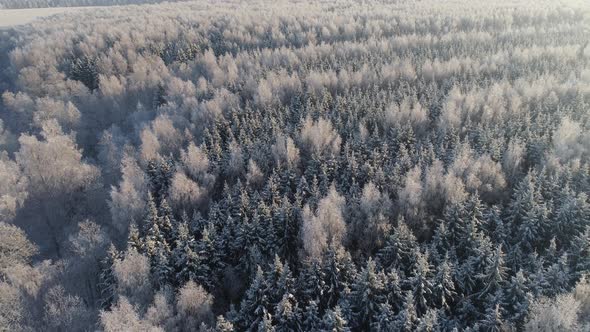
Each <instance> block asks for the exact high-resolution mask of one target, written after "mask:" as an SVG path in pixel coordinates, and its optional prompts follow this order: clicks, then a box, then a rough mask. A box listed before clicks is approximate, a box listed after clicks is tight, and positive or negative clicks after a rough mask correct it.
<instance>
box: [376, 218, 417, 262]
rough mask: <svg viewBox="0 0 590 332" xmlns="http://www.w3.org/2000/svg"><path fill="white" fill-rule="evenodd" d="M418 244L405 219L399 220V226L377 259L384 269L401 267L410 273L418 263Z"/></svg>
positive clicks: (387, 240)
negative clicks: (416, 262)
mask: <svg viewBox="0 0 590 332" xmlns="http://www.w3.org/2000/svg"><path fill="white" fill-rule="evenodd" d="M417 254H418V244H417V242H416V237H415V236H414V234H413V233H412V231H411V230H410V228H409V227H408V226H407V225H406V223H405V221H404V219H403V218H401V219H400V220H398V223H397V226H396V227H395V228H394V229H393V231H392V232H391V234H390V235H389V236H388V238H387V239H386V241H385V246H384V247H383V248H382V249H381V250H379V252H378V253H377V257H378V258H379V263H380V265H381V266H383V267H384V268H389V267H391V266H396V267H399V268H400V269H401V270H407V271H408V272H409V270H410V268H411V266H413V264H414V262H415V261H416V255H417Z"/></svg>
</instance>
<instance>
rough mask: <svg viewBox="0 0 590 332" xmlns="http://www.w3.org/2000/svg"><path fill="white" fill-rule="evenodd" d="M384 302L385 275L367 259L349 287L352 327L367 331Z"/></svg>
mask: <svg viewBox="0 0 590 332" xmlns="http://www.w3.org/2000/svg"><path fill="white" fill-rule="evenodd" d="M385 302H386V294H385V275H384V274H383V272H379V271H377V267H376V265H375V262H374V261H373V260H372V259H371V258H369V261H368V262H367V266H366V267H365V268H364V269H363V270H362V271H361V272H360V273H359V275H358V277H357V279H356V280H355V282H354V283H353V284H352V286H351V294H350V304H351V308H352V311H353V315H354V318H355V320H354V326H355V327H356V328H359V329H361V330H367V329H369V328H370V326H371V323H372V322H373V320H374V319H376V317H377V315H378V313H379V309H380V305H381V304H383V303H385Z"/></svg>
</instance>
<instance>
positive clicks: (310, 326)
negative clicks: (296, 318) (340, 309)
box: [303, 301, 322, 331]
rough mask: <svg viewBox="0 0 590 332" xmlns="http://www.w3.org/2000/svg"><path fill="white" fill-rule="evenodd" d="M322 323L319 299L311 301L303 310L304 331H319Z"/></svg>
mask: <svg viewBox="0 0 590 332" xmlns="http://www.w3.org/2000/svg"><path fill="white" fill-rule="evenodd" d="M321 325H322V319H321V317H320V314H319V310H318V304H317V301H310V302H309V304H308V305H307V307H306V308H305V311H304V312H303V331H317V330H318V329H320V327H321Z"/></svg>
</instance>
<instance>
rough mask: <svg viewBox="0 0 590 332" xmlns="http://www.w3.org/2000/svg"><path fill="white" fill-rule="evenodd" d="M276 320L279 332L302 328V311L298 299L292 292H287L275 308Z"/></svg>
mask: <svg viewBox="0 0 590 332" xmlns="http://www.w3.org/2000/svg"><path fill="white" fill-rule="evenodd" d="M274 317H275V320H276V325H275V326H276V330H277V332H290V331H300V330H301V320H302V317H301V313H300V312H299V307H298V305H297V300H296V299H295V297H294V296H293V295H292V294H285V295H284V296H283V298H282V299H281V301H280V302H279V303H278V304H277V306H276V308H275V316H274Z"/></svg>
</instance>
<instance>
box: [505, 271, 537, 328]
mask: <svg viewBox="0 0 590 332" xmlns="http://www.w3.org/2000/svg"><path fill="white" fill-rule="evenodd" d="M526 283H527V280H526V278H525V276H524V274H523V272H522V271H521V270H519V271H518V272H516V274H515V275H514V276H512V277H511V279H510V283H509V284H508V285H507V286H506V290H505V291H504V293H505V294H506V295H505V297H504V300H505V303H506V307H505V308H506V310H505V312H506V314H507V317H506V319H507V320H508V321H509V322H511V323H512V324H513V325H515V326H516V327H517V328H522V324H523V323H524V318H525V317H526V315H527V313H528V310H529V304H530V302H531V299H532V295H531V294H530V293H529V291H528V287H527V285H526Z"/></svg>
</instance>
